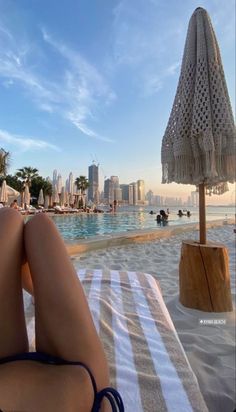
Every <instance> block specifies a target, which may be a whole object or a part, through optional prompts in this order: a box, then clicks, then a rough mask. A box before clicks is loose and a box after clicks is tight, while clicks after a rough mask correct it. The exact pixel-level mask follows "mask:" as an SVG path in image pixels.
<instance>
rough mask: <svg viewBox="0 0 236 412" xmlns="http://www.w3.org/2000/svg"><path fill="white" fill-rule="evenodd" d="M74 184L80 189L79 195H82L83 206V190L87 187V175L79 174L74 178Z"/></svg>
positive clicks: (83, 204) (83, 203)
mask: <svg viewBox="0 0 236 412" xmlns="http://www.w3.org/2000/svg"><path fill="white" fill-rule="evenodd" d="M75 184H76V186H77V189H78V190H80V193H81V197H82V206H83V207H84V206H85V202H84V198H85V194H86V193H85V191H86V190H87V189H88V187H89V181H88V179H87V177H85V176H79V177H77V178H76V179H75Z"/></svg>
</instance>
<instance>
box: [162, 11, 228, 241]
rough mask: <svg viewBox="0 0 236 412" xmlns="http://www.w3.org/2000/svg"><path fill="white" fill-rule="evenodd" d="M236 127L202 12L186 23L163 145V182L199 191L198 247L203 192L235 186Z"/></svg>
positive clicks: (203, 222) (202, 221) (211, 34)
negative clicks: (229, 184) (231, 184)
mask: <svg viewBox="0 0 236 412" xmlns="http://www.w3.org/2000/svg"><path fill="white" fill-rule="evenodd" d="M235 135H236V134H235V125H234V119H233V114H232V109H231V105H230V100H229V95H228V91H227V85H226V81H225V77H224V70H223V66H222V62H221V56H220V51H219V46H218V43H217V40H216V36H215V33H214V30H213V27H212V24H211V21H210V17H209V15H208V14H207V12H206V10H204V9H203V8H201V7H198V8H197V9H196V10H195V11H194V13H193V15H192V17H191V19H190V22H189V26H188V33H187V38H186V43H185V49H184V55H183V60H182V66H181V73H180V78H179V83H178V87H177V91H176V96H175V99H174V103H173V107H172V111H171V114H170V118H169V121H168V124H167V128H166V131H165V134H164V137H163V141H162V150H161V152H162V153H161V157H162V183H171V182H176V183H183V184H192V185H193V184H195V185H198V187H199V212H200V213H199V217H200V243H201V244H205V243H206V216H205V189H206V188H207V189H208V190H209V191H213V190H214V192H217V193H218V194H221V193H224V192H225V191H226V190H227V182H231V183H233V182H234V181H235Z"/></svg>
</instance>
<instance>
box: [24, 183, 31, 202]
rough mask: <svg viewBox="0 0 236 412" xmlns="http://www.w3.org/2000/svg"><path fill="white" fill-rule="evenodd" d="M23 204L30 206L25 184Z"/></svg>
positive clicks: (28, 193)
mask: <svg viewBox="0 0 236 412" xmlns="http://www.w3.org/2000/svg"><path fill="white" fill-rule="evenodd" d="M24 204H26V205H29V204H30V192H29V186H28V185H27V184H26V185H25V190H24Z"/></svg>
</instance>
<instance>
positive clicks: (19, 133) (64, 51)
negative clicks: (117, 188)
mask: <svg viewBox="0 0 236 412" xmlns="http://www.w3.org/2000/svg"><path fill="white" fill-rule="evenodd" d="M198 6H202V7H204V8H205V9H206V10H207V11H208V13H209V14H210V16H211V19H212V23H213V26H214V29H215V32H216V35H217V39H218V42H219V46H220V49H221V55H222V60H223V64H224V70H225V75H226V80H227V84H228V90H229V94H230V98H231V103H232V106H233V108H234V107H235V1H234V0H227V1H224V0H205V1H204V0H203V1H202V2H201V3H200V4H199V2H197V1H195V0H175V1H174V0H168V1H166V0H126V1H125V0H120V1H118V0H117V1H116V0H113V1H110V0H100V1H88V0H60V1H58V0H15V1H9V0H0V105H1V110H0V147H3V148H5V149H6V150H9V151H10V153H11V168H10V170H9V171H10V172H11V173H15V171H16V169H17V168H20V167H23V166H33V167H37V168H38V169H39V172H40V174H41V175H43V176H45V177H46V176H48V175H49V176H51V175H52V171H53V169H57V170H58V171H59V172H60V173H61V174H62V176H63V178H66V177H67V176H68V174H69V172H70V171H72V172H73V174H74V176H79V175H81V174H85V175H87V168H88V165H89V164H91V163H92V161H93V160H95V161H96V162H98V163H100V172H101V173H100V183H101V185H100V186H101V188H102V183H103V179H104V177H105V176H110V175H118V176H119V177H120V182H121V183H129V182H132V181H135V180H138V179H144V180H145V183H146V189H147V190H148V189H152V190H153V191H154V192H155V193H156V194H164V195H170V194H173V195H174V196H177V195H180V194H183V195H186V194H188V193H189V191H190V190H191V189H192V187H191V186H183V185H176V184H171V185H161V162H160V148H161V140H162V136H163V133H164V131H165V127H166V124H167V121H168V117H169V114H170V110H171V108H172V103H173V99H174V95H175V92H176V87H177V82H178V78H179V71H180V65H181V59H182V54H183V48H184V43H185V38H186V32H187V26H188V22H189V19H190V17H191V14H192V13H193V11H194V9H195V8H196V7H198ZM232 188H233V186H231V190H232ZM227 196H228V198H229V196H231V197H232V192H231V194H228V195H227ZM224 199H226V197H225V196H223V197H222V201H223V200H224Z"/></svg>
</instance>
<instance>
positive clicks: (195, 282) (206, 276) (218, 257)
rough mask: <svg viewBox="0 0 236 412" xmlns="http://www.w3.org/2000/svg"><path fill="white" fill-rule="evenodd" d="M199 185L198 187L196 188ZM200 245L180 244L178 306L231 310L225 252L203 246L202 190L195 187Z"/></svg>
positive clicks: (203, 195)
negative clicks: (197, 196) (197, 195)
mask: <svg viewBox="0 0 236 412" xmlns="http://www.w3.org/2000/svg"><path fill="white" fill-rule="evenodd" d="M200 186H201V187H200ZM199 205H200V208H199V214H200V216H199V217H200V243H199V242H194V241H192V240H185V241H183V242H182V249H181V259H180V264H179V289H180V302H181V303H182V305H184V306H186V307H188V308H192V309H198V310H202V311H205V312H230V311H232V310H233V305H232V297H231V289H230V274H229V258H228V252H227V249H226V247H225V246H224V245H221V244H213V243H206V223H205V222H206V219H205V189H204V184H202V185H199Z"/></svg>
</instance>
